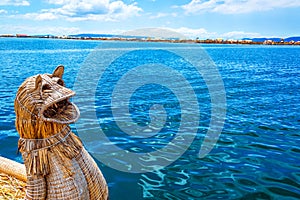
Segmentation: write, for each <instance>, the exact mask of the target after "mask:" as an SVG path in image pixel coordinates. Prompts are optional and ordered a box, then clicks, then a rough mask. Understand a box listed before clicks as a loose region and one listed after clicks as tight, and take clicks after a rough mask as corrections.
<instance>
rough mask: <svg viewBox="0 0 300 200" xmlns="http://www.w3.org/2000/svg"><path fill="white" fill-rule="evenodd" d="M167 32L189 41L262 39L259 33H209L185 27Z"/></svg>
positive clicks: (200, 29) (202, 29) (201, 29)
mask: <svg viewBox="0 0 300 200" xmlns="http://www.w3.org/2000/svg"><path fill="white" fill-rule="evenodd" d="M169 30H171V31H174V32H177V33H180V34H182V35H184V36H185V37H186V38H190V39H196V38H199V39H216V38H223V39H243V38H256V37H262V36H261V35H260V34H259V33H253V32H244V31H231V32H226V33H217V32H211V31H208V30H206V29H204V28H198V29H193V28H187V27H180V28H169Z"/></svg>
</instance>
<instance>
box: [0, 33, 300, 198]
mask: <svg viewBox="0 0 300 200" xmlns="http://www.w3.org/2000/svg"><path fill="white" fill-rule="evenodd" d="M99 45H101V42H99V41H75V40H50V39H20V38H12V39H10V38H0V56H1V59H0V70H1V73H0V77H1V82H0V141H1V145H0V155H1V156H5V157H8V158H11V159H14V160H17V161H19V162H22V159H21V157H20V155H17V154H16V150H17V140H18V134H17V132H16V130H15V127H14V118H15V116H14V111H13V101H14V97H15V93H16V91H17V88H18V86H19V85H20V84H21V83H22V82H23V81H24V80H25V78H27V77H28V76H32V75H34V74H38V73H51V72H52V70H53V69H54V68H55V67H56V66H57V65H59V64H63V65H65V67H66V69H65V75H64V79H65V82H66V85H67V87H71V88H72V87H73V85H74V84H75V80H76V75H77V74H78V71H79V69H80V67H82V65H83V64H84V62H85V60H86V59H87V58H88V56H89V55H90V53H91V52H92V51H93V49H95V48H96V47H98V46H99ZM111 45H112V46H114V48H115V49H118V48H125V47H127V48H131V47H132V46H135V47H140V48H141V49H143V48H147V47H148V46H149V45H154V47H155V48H156V50H155V51H137V52H133V53H132V54H127V55H126V56H127V57H126V56H125V57H124V58H123V59H122V62H120V61H119V62H115V63H112V65H111V68H110V69H111V70H108V71H106V72H105V74H106V76H104V78H103V79H101V80H100V81H99V84H98V87H97V92H96V95H97V97H98V98H97V99H96V101H95V106H96V111H97V117H98V119H99V121H101V120H102V119H105V120H104V121H103V120H102V128H103V129H105V130H106V131H105V132H106V133H107V135H108V137H109V139H110V140H111V141H112V142H114V143H115V144H116V145H119V146H120V147H121V148H123V149H129V150H131V151H138V152H150V151H153V150H154V149H155V148H161V146H164V145H165V144H166V143H167V142H168V141H170V140H171V139H172V138H174V135H176V130H177V129H178V124H179V123H180V120H181V113H180V105H179V104H178V102H177V101H176V95H174V94H172V91H171V90H169V89H168V88H165V87H159V86H158V85H145V86H144V87H141V88H139V90H137V92H136V93H134V95H133V97H132V105H131V107H130V112H131V113H132V116H133V118H134V120H135V122H137V123H140V124H141V125H145V124H147V122H149V108H150V107H151V105H152V104H153V103H160V104H162V105H164V107H165V110H166V113H167V115H168V116H169V118H168V120H167V122H166V124H168V127H165V128H164V129H162V131H161V132H160V134H157V136H153V137H151V138H148V139H136V140H133V139H132V138H131V137H128V135H126V134H122V133H121V132H122V131H121V130H120V129H119V128H118V127H117V124H116V123H115V122H114V121H113V120H109V119H110V118H111V117H112V116H111V111H110V110H109V109H107V106H108V105H109V102H110V98H111V94H110V93H111V91H112V90H113V88H112V87H113V84H115V82H116V81H117V80H118V79H119V78H120V77H121V76H122V74H123V73H124V72H125V71H126V70H128V69H130V68H131V67H132V64H133V62H132V60H136V59H135V56H138V57H139V59H140V57H143V58H144V59H150V60H151V59H156V60H158V62H164V61H163V60H164V59H165V58H164V56H165V57H166V56H173V55H171V54H166V52H165V51H161V50H159V49H160V48H164V47H165V46H166V44H163V43H155V44H152V43H151V44H150V43H121V42H111ZM192 46H193V45H192ZM194 47H198V46H197V45H195V46H194ZM172 48H178V49H182V48H186V46H185V44H174V45H173V46H172ZM203 48H204V49H205V50H206V52H207V53H208V55H209V56H210V57H211V58H212V60H213V61H214V62H215V64H216V66H217V68H218V70H219V72H220V74H221V77H222V80H223V82H224V86H225V90H226V99H227V114H226V119H225V124H224V129H223V131H222V134H221V136H220V138H219V140H218V142H217V144H216V146H215V147H214V149H213V150H212V151H211V152H210V153H209V154H208V155H207V156H206V157H205V158H201V159H200V158H199V157H198V152H199V149H200V146H201V142H202V141H203V136H204V135H205V133H206V131H207V129H208V126H209V121H210V114H211V105H210V95H209V92H208V90H207V87H206V85H205V83H204V81H203V80H202V79H201V77H199V76H196V75H195V71H189V70H187V69H189V68H188V67H187V66H185V65H184V64H180V60H176V59H175V57H174V60H176V61H174V63H173V65H174V68H175V69H176V70H181V71H185V72H186V73H184V75H185V77H186V78H187V79H188V80H189V82H190V83H191V85H192V86H193V88H194V89H195V91H196V93H197V99H198V101H199V107H200V111H201V117H200V121H199V129H198V134H197V136H196V137H195V140H194V141H193V143H192V144H191V145H190V148H189V149H188V150H187V151H186V152H185V153H184V154H183V155H182V156H181V157H180V158H179V159H178V160H177V161H175V162H174V163H172V164H170V165H169V166H167V167H165V168H163V169H159V170H157V171H154V172H148V173H142V174H133V173H126V172H120V171H118V170H115V169H112V168H110V167H108V166H106V165H105V164H104V163H101V162H98V164H99V167H100V168H101V170H102V171H103V174H104V175H105V178H106V180H107V182H108V184H109V189H110V197H111V198H110V199H300V147H299V142H300V141H299V140H300V115H299V110H300V101H299V100H300V47H289V46H236V45H204V46H203ZM139 54H140V55H139ZM142 54H144V55H142ZM172 59H173V58H170V60H172ZM143 62H144V61H143V60H139V61H135V62H134V64H138V65H141V64H143ZM120 63H121V64H120ZM169 64H170V65H172V62H171V61H170V62H169ZM162 73H164V72H162ZM86 81H87V82H88V81H93V80H91V79H90V77H86ZM174 85H176V82H174ZM150 91H152V92H150ZM85 109H86V108H85V107H80V110H81V112H82V113H84V112H85ZM73 128H74V131H76V128H75V127H73ZM87 129H88V127H87ZM88 149H89V150H93V148H88ZM137 149H138V150H137ZM112 159H113V158H112Z"/></svg>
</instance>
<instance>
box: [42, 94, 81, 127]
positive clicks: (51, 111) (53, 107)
mask: <svg viewBox="0 0 300 200" xmlns="http://www.w3.org/2000/svg"><path fill="white" fill-rule="evenodd" d="M72 96H73V95H69V96H66V97H63V98H60V99H57V100H55V101H53V102H51V103H48V104H47V105H45V106H44V108H43V109H42V111H41V114H42V118H43V120H45V121H49V122H56V123H61V124H69V123H73V122H75V121H76V120H77V119H78V118H79V115H80V114H79V110H78V108H77V106H76V105H75V104H73V103H71V102H70V98H71V97H72Z"/></svg>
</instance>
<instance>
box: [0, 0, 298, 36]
mask: <svg viewBox="0 0 300 200" xmlns="http://www.w3.org/2000/svg"><path fill="white" fill-rule="evenodd" d="M299 19H300V0H123V1H121V0H40V1H38V0H1V2H0V34H16V33H24V34H54V35H68V34H77V33H113V34H120V33H123V32H126V31H130V30H134V29H141V28H167V29H170V30H173V31H176V32H179V33H181V34H184V35H186V36H188V37H190V38H196V37H199V38H203V39H206V38H226V39H239V38H244V37H273V36H276V37H288V36H298V35H300V25H299Z"/></svg>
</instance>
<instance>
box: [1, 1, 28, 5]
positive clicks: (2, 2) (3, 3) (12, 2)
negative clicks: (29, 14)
mask: <svg viewBox="0 0 300 200" xmlns="http://www.w3.org/2000/svg"><path fill="white" fill-rule="evenodd" d="M10 5H11V6H29V5H30V3H29V1H25V0H1V1H0V6H10Z"/></svg>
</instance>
